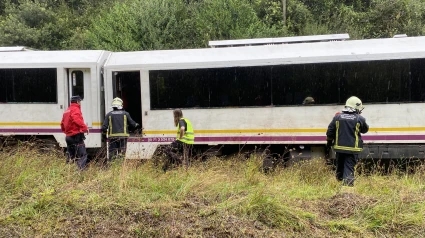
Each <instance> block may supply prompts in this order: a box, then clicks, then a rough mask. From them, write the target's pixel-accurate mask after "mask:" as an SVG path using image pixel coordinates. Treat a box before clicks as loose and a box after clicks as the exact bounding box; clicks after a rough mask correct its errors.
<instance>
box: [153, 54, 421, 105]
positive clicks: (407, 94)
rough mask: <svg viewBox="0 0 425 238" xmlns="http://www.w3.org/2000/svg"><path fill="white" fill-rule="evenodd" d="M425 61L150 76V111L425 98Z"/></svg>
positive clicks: (210, 71) (412, 100)
mask: <svg viewBox="0 0 425 238" xmlns="http://www.w3.org/2000/svg"><path fill="white" fill-rule="evenodd" d="M423 65H425V60H424V59H413V60H386V61H362V62H335V63H320V64H303V65H275V66H255V67H234V68H217V69H188V70H165V71H151V72H150V75H149V77H150V92H151V108H152V109H164V108H177V107H183V108H191V107H200V108H204V107H205V108H208V107H245V106H269V105H277V106H279V105H281V106H287V105H301V104H302V103H303V100H304V99H305V98H306V97H313V98H314V100H315V104H340V103H344V102H345V100H346V99H347V98H349V97H350V96H353V95H356V96H358V97H359V98H361V99H362V101H363V102H364V103H392V102H418V101H424V100H425V93H424V91H425V83H424V82H425V67H423Z"/></svg>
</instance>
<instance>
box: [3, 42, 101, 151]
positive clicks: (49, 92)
mask: <svg viewBox="0 0 425 238" xmlns="http://www.w3.org/2000/svg"><path fill="white" fill-rule="evenodd" d="M8 51H10V50H8ZM108 56H109V52H106V51H100V50H98V51H96V50H93V51H19V52H0V139H3V140H4V139H5V138H8V137H10V136H14V137H18V138H19V137H25V136H38V137H41V138H52V139H53V138H54V139H55V140H56V141H57V142H59V145H60V146H61V147H66V143H65V136H64V134H63V133H62V131H61V129H60V122H61V119H62V114H63V112H64V111H65V110H66V108H67V107H68V106H69V99H70V96H71V95H80V96H81V97H83V98H84V100H83V101H82V113H83V117H84V119H85V122H86V124H87V125H88V127H89V129H90V134H89V135H88V136H87V139H86V146H87V147H88V148H99V147H101V145H102V143H101V134H100V125H101V122H102V119H103V117H104V114H105V112H104V95H103V91H102V87H103V85H102V83H103V80H101V73H100V72H101V68H102V66H103V64H104V62H105V61H106V59H107V57H108ZM0 142H1V141H0Z"/></svg>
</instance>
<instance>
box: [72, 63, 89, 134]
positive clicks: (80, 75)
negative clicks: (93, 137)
mask: <svg viewBox="0 0 425 238" xmlns="http://www.w3.org/2000/svg"><path fill="white" fill-rule="evenodd" d="M90 85H91V80H90V70H89V69H69V70H68V94H69V97H68V98H70V97H71V96H76V95H79V96H80V97H81V98H82V99H83V101H81V112H82V113H83V118H84V121H85V123H86V125H87V126H88V127H89V128H91V127H92V118H91V113H90V112H91V110H92V109H91V108H90V107H91V95H90ZM68 100H69V99H68Z"/></svg>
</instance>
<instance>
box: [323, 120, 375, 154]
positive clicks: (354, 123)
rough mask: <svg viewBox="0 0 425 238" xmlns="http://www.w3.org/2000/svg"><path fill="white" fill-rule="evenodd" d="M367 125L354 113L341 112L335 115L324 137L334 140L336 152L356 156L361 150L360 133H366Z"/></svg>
mask: <svg viewBox="0 0 425 238" xmlns="http://www.w3.org/2000/svg"><path fill="white" fill-rule="evenodd" d="M368 131H369V125H368V124H367V123H366V119H365V118H364V117H362V116H361V115H359V114H356V113H347V112H343V113H340V114H337V115H335V117H334V118H333V120H332V122H331V123H330V124H329V126H328V130H327V132H326V136H327V137H328V140H334V146H333V148H334V150H335V151H336V152H341V153H348V154H358V153H360V152H361V151H362V150H363V140H362V137H361V133H367V132H368Z"/></svg>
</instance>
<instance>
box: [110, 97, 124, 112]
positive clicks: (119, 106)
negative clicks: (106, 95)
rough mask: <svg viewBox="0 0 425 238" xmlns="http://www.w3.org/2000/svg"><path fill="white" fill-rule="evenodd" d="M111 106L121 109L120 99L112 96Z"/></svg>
mask: <svg viewBox="0 0 425 238" xmlns="http://www.w3.org/2000/svg"><path fill="white" fill-rule="evenodd" d="M112 107H115V108H118V109H122V100H121V98H119V97H116V98H114V100H112Z"/></svg>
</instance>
